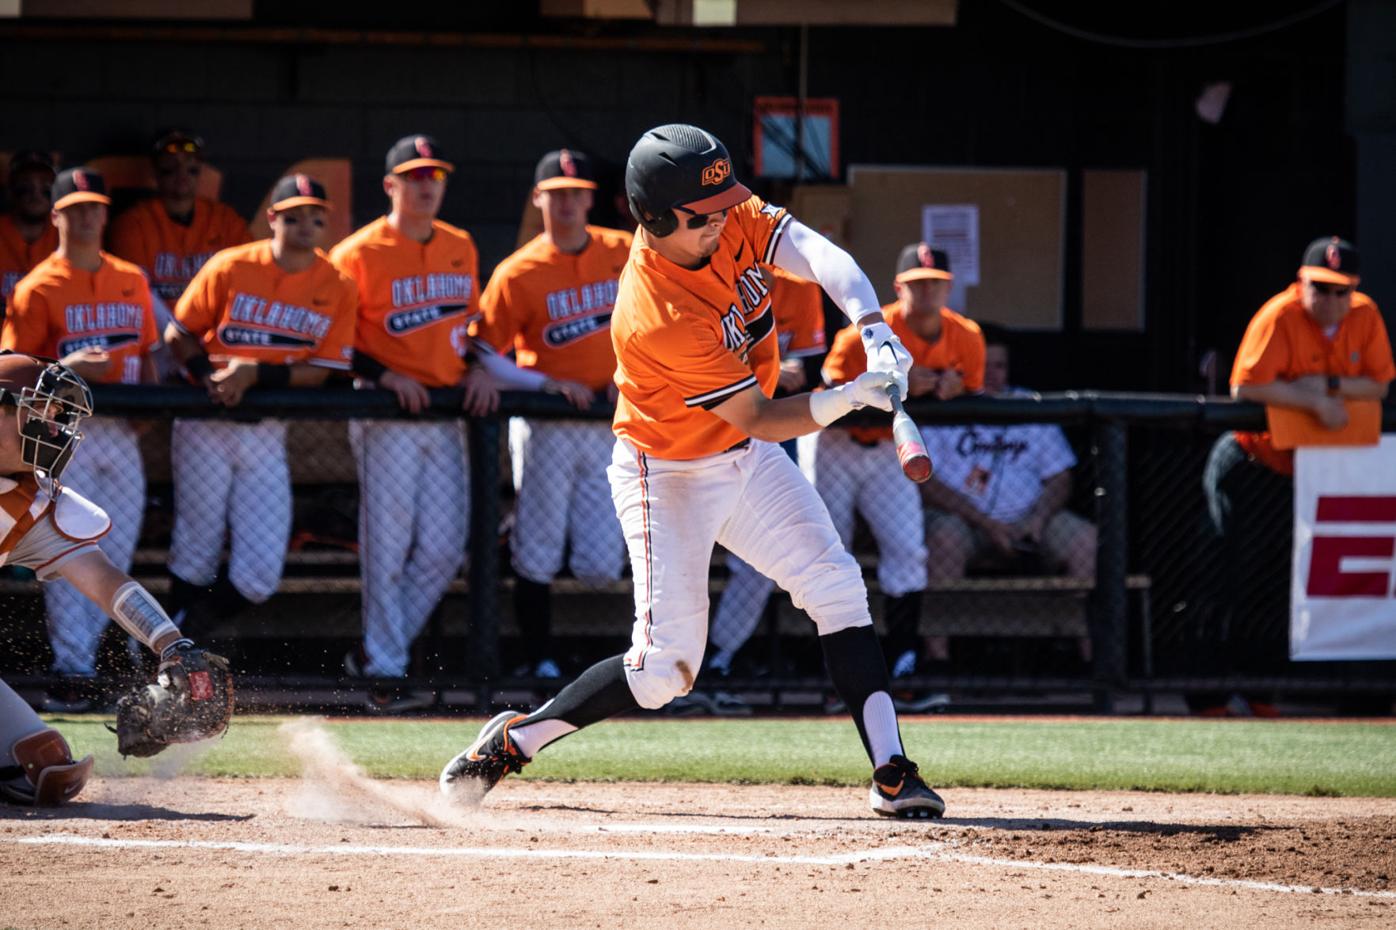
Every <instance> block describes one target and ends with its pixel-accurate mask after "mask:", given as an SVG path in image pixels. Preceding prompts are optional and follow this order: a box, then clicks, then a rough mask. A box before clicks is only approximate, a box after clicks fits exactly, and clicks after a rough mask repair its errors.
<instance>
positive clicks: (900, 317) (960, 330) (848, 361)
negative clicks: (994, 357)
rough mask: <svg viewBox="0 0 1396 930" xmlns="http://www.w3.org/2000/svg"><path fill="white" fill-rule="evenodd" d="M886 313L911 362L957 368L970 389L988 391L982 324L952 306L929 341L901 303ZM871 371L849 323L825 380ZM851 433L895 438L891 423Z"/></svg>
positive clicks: (831, 354) (863, 439)
mask: <svg viewBox="0 0 1396 930" xmlns="http://www.w3.org/2000/svg"><path fill="white" fill-rule="evenodd" d="M882 316H883V317H884V318H885V319H886V320H887V325H888V326H890V327H891V328H892V332H894V333H896V334H897V338H898V339H900V340H901V341H902V345H904V346H906V350H907V352H908V353H910V354H911V364H912V365H913V366H919V367H921V368H933V369H936V370H939V371H949V370H952V369H953V370H955V371H958V372H959V373H960V377H961V378H963V379H964V382H965V390H966V391H967V392H977V391H982V390H984V334H983V332H981V331H980V329H979V324H978V323H976V322H974V321H973V320H971V319H970V318H969V317H964V316H961V315H960V314H958V313H956V312H955V311H954V310H951V309H950V308H949V307H941V308H940V338H939V339H937V340H936V341H935V342H927V341H926V340H924V339H922V338H921V337H920V336H918V335H916V333H914V332H912V329H911V327H910V326H908V325H907V322H906V314H905V313H904V312H903V311H902V306H901V303H900V302H897V303H890V304H887V305H886V306H885V307H883V308H882ZM867 370H868V356H867V354H866V353H865V352H864V351H863V339H862V336H861V335H859V329H858V327H857V326H845V327H844V328H843V329H841V330H839V332H838V334H837V335H836V336H834V345H833V346H832V347H831V348H830V349H829V357H828V358H826V359H825V360H824V380H825V381H827V382H828V383H830V384H843V383H844V382H846V381H852V380H853V379H854V378H856V377H858V376H859V375H861V374H862V373H863V372H865V371H867ZM849 435H851V436H853V438H855V439H857V440H859V441H861V442H874V441H877V440H881V439H891V438H892V428H891V427H890V426H886V427H883V426H854V427H850V428H849Z"/></svg>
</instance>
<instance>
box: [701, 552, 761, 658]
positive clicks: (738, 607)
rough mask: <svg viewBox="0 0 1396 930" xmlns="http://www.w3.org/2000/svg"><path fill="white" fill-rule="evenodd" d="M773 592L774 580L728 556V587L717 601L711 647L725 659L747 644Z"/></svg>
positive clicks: (710, 634) (710, 636) (733, 556)
mask: <svg viewBox="0 0 1396 930" xmlns="http://www.w3.org/2000/svg"><path fill="white" fill-rule="evenodd" d="M775 589H776V583H775V582H774V581H772V580H771V579H769V578H767V577H766V576H765V575H763V574H761V573H760V572H758V571H757V570H756V569H754V568H752V567H751V566H750V565H749V564H747V563H746V562H744V561H742V560H741V559H739V558H737V557H736V556H735V555H733V554H732V553H730V552H729V553H727V586H726V587H724V588H723V589H722V597H720V598H719V599H718V602H717V610H716V611H714V612H713V627H712V630H711V631H710V632H709V634H708V635H709V638H710V639H711V640H712V641H713V645H714V646H716V647H717V648H718V649H719V650H721V651H722V652H723V653H726V654H727V655H728V656H730V655H732V654H733V653H735V652H736V651H737V650H738V649H740V648H742V646H744V645H746V641H747V640H749V639H751V634H753V633H755V632H756V627H757V625H758V624H760V622H761V615H762V614H764V613H765V612H766V604H767V603H768V602H769V601H770V599H771V594H772V593H774V591H775Z"/></svg>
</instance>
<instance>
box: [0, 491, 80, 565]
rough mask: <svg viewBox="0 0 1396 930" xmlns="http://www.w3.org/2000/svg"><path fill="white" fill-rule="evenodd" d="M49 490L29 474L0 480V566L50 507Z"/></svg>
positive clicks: (51, 500)
mask: <svg viewBox="0 0 1396 930" xmlns="http://www.w3.org/2000/svg"><path fill="white" fill-rule="evenodd" d="M50 487H51V485H47V484H44V485H41V484H40V483H39V479H38V478H36V477H35V476H34V474H33V473H32V472H30V473H27V474H22V475H15V476H5V477H0V565H3V564H4V563H5V561H6V559H8V558H9V556H10V553H11V552H13V551H14V548H15V546H18V545H19V543H20V540H22V539H24V536H25V534H26V533H28V532H29V531H30V530H32V529H33V528H34V524H36V523H38V522H39V520H41V519H43V516H44V514H45V513H47V512H48V509H49V508H50V507H51V506H53V498H52V497H51V496H50V494H49V489H50ZM82 545H85V543H84V544H82Z"/></svg>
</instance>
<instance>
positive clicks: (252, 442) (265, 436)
mask: <svg viewBox="0 0 1396 930" xmlns="http://www.w3.org/2000/svg"><path fill="white" fill-rule="evenodd" d="M170 455H171V460H172V468H173V470H174V491H175V494H174V498H175V522H174V532H173V534H172V538H171V540H170V571H172V572H174V573H175V574H176V575H178V576H179V577H181V578H183V579H184V580H185V581H188V582H189V583H190V584H196V585H208V584H212V583H213V580H214V579H215V578H216V577H217V576H218V562H219V560H220V559H221V558H222V555H223V540H224V537H225V536H231V539H230V541H229V544H228V549H229V554H228V580H229V581H231V582H232V583H233V587H235V588H237V590H238V593H239V594H241V595H242V596H243V597H245V598H247V599H248V600H249V601H251V602H253V603H254V604H260V603H262V602H263V601H265V600H266V599H267V598H269V597H271V596H272V595H273V594H275V593H276V586H277V585H278V584H280V582H281V570H282V568H283V567H284V566H285V563H286V544H287V543H288V542H289V541H290V538H291V474H290V471H289V470H288V469H287V467H286V424H285V423H282V422H280V421H278V420H263V421H261V422H260V423H225V422H221V421H217V420H175V421H174V427H173V429H172V434H171V437H170ZM113 517H115V515H113Z"/></svg>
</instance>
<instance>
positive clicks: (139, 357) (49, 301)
mask: <svg viewBox="0 0 1396 930" xmlns="http://www.w3.org/2000/svg"><path fill="white" fill-rule="evenodd" d="M101 254H102V265H101V267H100V268H98V269H97V270H96V271H95V272H92V271H84V270H83V269H81V268H76V267H74V266H73V265H72V264H71V263H69V261H68V260H67V259H66V258H60V257H59V256H58V255H50V256H49V257H48V258H46V259H44V260H43V261H42V262H40V263H39V265H38V267H36V268H35V269H34V270H33V271H31V272H29V274H27V275H25V276H24V278H23V279H22V280H21V281H20V282H19V284H18V285H17V286H16V287H15V292H14V294H13V296H12V297H11V299H10V309H9V313H7V314H6V316H5V327H4V331H3V333H0V347H2V348H6V349H13V350H15V351H17V352H24V353H27V354H29V355H42V356H45V357H47V358H57V359H61V358H63V356H65V355H67V354H68V353H70V352H75V351H77V350H78V349H87V348H94V349H104V350H106V352H107V353H108V354H109V355H110V356H111V365H110V366H108V368H107V370H106V372H105V373H103V374H101V375H99V376H97V377H94V378H92V379H90V380H93V381H97V382H99V383H101V384H139V383H140V382H141V374H142V361H143V359H144V358H145V357H146V356H147V355H149V354H150V352H151V350H152V349H154V348H155V347H156V346H158V345H159V344H160V333H159V330H158V329H157V328H156V326H155V314H154V312H153V311H152V310H151V306H150V286H149V285H148V284H146V280H145V272H143V271H141V270H140V269H139V268H137V267H136V266H135V265H133V264H131V263H130V262H124V261H122V260H121V259H119V258H116V257H115V256H112V255H108V254H107V253H105V252H103V253H101Z"/></svg>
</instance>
